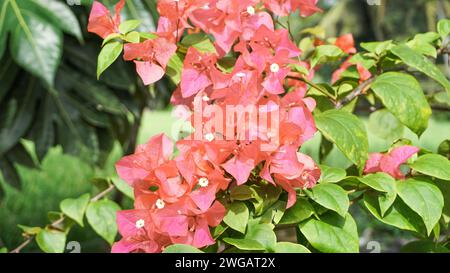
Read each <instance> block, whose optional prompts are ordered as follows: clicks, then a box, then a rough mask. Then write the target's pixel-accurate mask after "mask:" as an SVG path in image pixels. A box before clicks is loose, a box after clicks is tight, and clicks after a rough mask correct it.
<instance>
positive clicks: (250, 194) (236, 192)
mask: <svg viewBox="0 0 450 273" xmlns="http://www.w3.org/2000/svg"><path fill="white" fill-rule="evenodd" d="M255 196H256V192H255V190H254V189H253V188H251V187H249V186H247V185H240V186H237V187H234V188H232V189H231V192H230V197H231V200H239V201H245V200H249V199H252V198H255Z"/></svg>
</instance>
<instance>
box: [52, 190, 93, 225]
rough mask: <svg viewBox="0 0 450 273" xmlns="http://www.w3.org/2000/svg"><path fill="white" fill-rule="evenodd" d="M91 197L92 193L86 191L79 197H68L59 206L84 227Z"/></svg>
mask: <svg viewBox="0 0 450 273" xmlns="http://www.w3.org/2000/svg"><path fill="white" fill-rule="evenodd" d="M90 197H91V195H90V194H89V193H86V194H83V195H82V196H80V197H79V198H77V199H73V198H67V199H65V200H63V201H62V202H61V203H60V204H59V207H60V208H61V211H62V212H63V213H64V214H65V215H67V216H69V217H70V218H72V219H73V220H75V222H77V223H78V224H79V225H80V226H82V227H83V226H84V224H83V217H84V213H85V211H86V208H87V206H88V204H89V199H90Z"/></svg>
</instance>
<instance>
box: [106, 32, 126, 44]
mask: <svg viewBox="0 0 450 273" xmlns="http://www.w3.org/2000/svg"><path fill="white" fill-rule="evenodd" d="M115 39H122V34H120V33H115V32H114V33H111V34H109V35H108V36H106V38H105V39H104V40H103V42H102V47H103V46H104V45H106V44H107V43H109V42H111V41H112V40H115Z"/></svg>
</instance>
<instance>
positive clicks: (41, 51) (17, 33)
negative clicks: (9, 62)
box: [10, 1, 62, 86]
mask: <svg viewBox="0 0 450 273" xmlns="http://www.w3.org/2000/svg"><path fill="white" fill-rule="evenodd" d="M11 5H12V9H13V11H14V13H13V14H10V16H15V17H16V19H17V25H16V27H15V29H14V31H13V32H12V38H11V54H12V56H13V58H14V60H15V61H16V62H17V63H18V64H19V65H20V66H21V67H22V68H24V69H25V70H27V71H28V72H30V73H31V74H33V75H36V76H37V77H39V78H41V79H42V80H43V81H44V82H45V83H46V84H47V85H48V86H53V81H54V79H55V73H56V69H57V67H58V65H59V62H60V60H61V53H62V33H61V31H60V30H59V29H58V28H56V27H55V26H54V25H53V24H51V23H49V22H47V21H44V20H43V19H41V18H40V17H38V16H36V15H34V14H33V13H29V12H27V13H25V12H24V11H23V10H21V9H20V8H19V7H18V6H17V4H16V3H15V1H12V2H11Z"/></svg>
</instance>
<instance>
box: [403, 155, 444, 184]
mask: <svg viewBox="0 0 450 273" xmlns="http://www.w3.org/2000/svg"><path fill="white" fill-rule="evenodd" d="M410 167H411V169H413V170H415V171H417V172H419V173H423V174H426V175H429V176H433V177H436V178H439V179H442V180H450V160H448V159H447V158H445V157H444V156H442V155H437V154H427V155H423V156H421V157H419V158H418V159H417V160H416V161H415V162H414V163H413V164H412V165H410Z"/></svg>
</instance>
